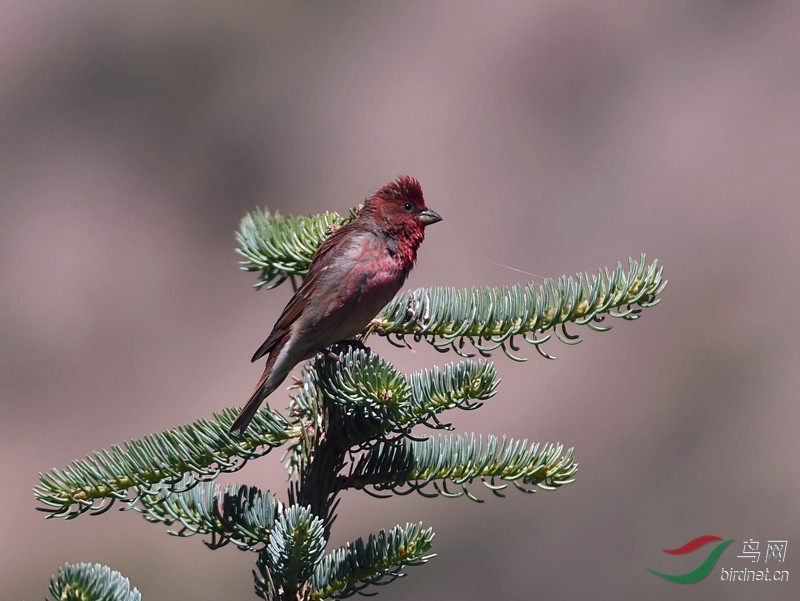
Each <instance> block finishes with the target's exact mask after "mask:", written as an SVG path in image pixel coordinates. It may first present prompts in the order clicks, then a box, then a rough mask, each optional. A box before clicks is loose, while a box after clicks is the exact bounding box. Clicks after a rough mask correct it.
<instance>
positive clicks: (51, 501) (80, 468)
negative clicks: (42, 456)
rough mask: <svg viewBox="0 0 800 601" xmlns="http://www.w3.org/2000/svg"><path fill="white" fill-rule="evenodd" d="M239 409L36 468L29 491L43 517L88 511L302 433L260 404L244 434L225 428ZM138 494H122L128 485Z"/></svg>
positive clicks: (204, 476) (219, 468) (190, 482)
mask: <svg viewBox="0 0 800 601" xmlns="http://www.w3.org/2000/svg"><path fill="white" fill-rule="evenodd" d="M237 414H238V409H236V408H230V409H226V410H225V411H223V412H222V413H217V414H214V417H215V419H214V420H207V419H200V420H197V421H196V422H194V423H193V424H190V425H184V426H180V427H178V428H173V429H170V430H166V431H164V432H161V433H153V434H150V435H149V436H145V437H144V438H142V439H139V440H132V441H131V442H128V443H125V444H124V445H123V446H119V445H112V446H111V450H103V451H95V452H94V453H93V454H92V455H90V456H88V457H86V458H85V459H79V460H76V461H74V462H73V463H72V464H70V465H69V466H67V467H66V468H65V469H63V470H58V469H55V468H54V469H52V470H51V471H50V472H48V473H40V474H39V480H40V484H39V485H37V486H36V487H34V489H33V492H34V496H35V497H36V498H37V499H38V500H39V501H40V502H41V503H42V504H44V505H45V507H37V509H38V510H39V511H44V512H47V513H49V514H50V515H48V516H47V517H66V518H67V519H70V518H74V517H77V516H78V515H80V514H82V513H84V512H86V511H92V512H94V513H102V512H104V511H107V510H108V509H109V508H110V507H111V505H112V504H113V502H114V501H115V500H125V501H126V502H127V503H128V504H129V506H132V505H134V504H135V503H136V500H137V497H138V495H140V494H142V492H143V491H153V490H155V491H158V490H160V489H159V488H155V489H154V488H153V487H154V486H155V485H158V484H159V483H166V484H167V486H168V487H169V488H170V489H172V490H180V489H181V488H190V487H192V486H194V485H195V484H197V483H198V482H200V481H203V480H211V479H213V478H216V477H217V476H218V475H219V474H221V473H227V472H235V471H237V470H239V469H241V468H242V466H243V465H244V463H245V462H246V461H248V460H249V459H254V458H256V457H261V456H262V455H266V454H267V453H269V452H270V451H271V450H272V449H273V447H277V446H280V445H282V444H283V443H285V442H286V441H287V440H289V439H291V438H295V437H298V436H300V435H301V433H300V432H299V431H298V430H296V429H295V428H292V427H291V425H290V424H289V422H288V421H287V420H286V418H285V417H284V416H283V415H281V414H280V413H278V412H277V411H274V410H272V409H270V408H269V407H265V408H264V409H262V410H261V411H259V412H258V414H257V415H256V417H255V418H254V419H253V422H252V424H251V426H250V428H248V431H247V435H246V436H244V437H233V436H231V435H230V434H229V433H228V429H229V428H230V426H231V424H232V423H233V420H234V419H235V418H236V416H237ZM131 488H133V489H136V490H137V495H136V496H134V497H133V498H132V499H127V498H126V497H127V492H128V490H129V489H131Z"/></svg>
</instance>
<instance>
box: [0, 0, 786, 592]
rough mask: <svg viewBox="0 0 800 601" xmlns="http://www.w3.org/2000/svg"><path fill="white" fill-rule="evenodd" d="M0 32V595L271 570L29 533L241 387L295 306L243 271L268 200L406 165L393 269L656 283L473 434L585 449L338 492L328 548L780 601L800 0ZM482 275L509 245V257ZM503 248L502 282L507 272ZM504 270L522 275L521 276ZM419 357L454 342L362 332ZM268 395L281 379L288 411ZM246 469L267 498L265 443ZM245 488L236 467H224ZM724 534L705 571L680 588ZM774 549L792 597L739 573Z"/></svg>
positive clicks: (197, 544) (521, 380) (158, 542)
mask: <svg viewBox="0 0 800 601" xmlns="http://www.w3.org/2000/svg"><path fill="white" fill-rule="evenodd" d="M2 12H3V18H2V19H0V198H1V199H2V202H1V203H0V235H1V238H0V265H1V269H2V283H1V284H0V295H1V298H2V314H0V331H1V332H2V340H3V344H2V347H0V378H1V379H2V380H1V381H0V395H2V404H1V405H0V411H2V416H0V448H2V454H3V461H2V464H0V478H2V481H3V484H4V493H3V495H2V499H0V503H2V511H0V516H2V517H1V518H0V582H1V583H2V584H1V585H0V587H1V588H2V591H1V592H2V595H1V596H2V597H3V598H4V599H35V598H42V597H43V596H44V595H45V594H46V591H47V585H48V581H49V577H50V574H52V573H54V572H55V571H56V570H57V569H58V567H59V566H61V565H62V564H63V563H64V562H66V561H70V562H80V561H90V562H100V563H104V564H107V565H109V566H111V567H112V568H114V569H117V570H120V571H121V572H122V573H123V574H124V575H125V576H127V577H129V578H130V579H131V581H132V583H133V584H134V585H135V586H137V587H138V588H139V589H140V590H141V591H142V593H143V595H144V598H145V599H147V600H150V601H152V600H158V599H192V598H193V599H219V598H226V599H231V600H233V599H236V600H239V599H241V600H245V599H252V598H254V597H253V594H252V576H251V569H252V567H253V562H254V561H255V556H254V555H253V554H246V553H242V552H238V551H235V550H232V549H227V548H226V549H222V550H219V551H214V552H212V551H209V550H207V549H206V548H205V547H204V546H203V545H202V544H201V540H200V538H199V537H198V538H195V539H187V540H184V539H179V538H174V537H170V536H167V534H166V533H165V530H166V529H165V528H164V527H163V526H159V525H149V524H146V523H145V522H144V520H142V518H141V517H139V516H137V515H135V514H132V513H121V512H117V511H112V512H110V513H108V514H106V515H104V516H103V517H90V516H83V517H81V518H80V519H78V520H76V521H64V520H49V521H45V520H44V519H43V517H44V516H43V514H41V513H38V512H36V511H35V510H34V507H35V506H36V503H35V501H34V499H33V496H32V493H31V489H32V487H33V486H34V485H35V484H36V483H37V482H38V472H40V471H47V470H49V469H51V468H53V467H62V466H64V465H66V464H68V463H69V462H70V461H71V460H73V459H75V458H80V457H84V456H85V455H87V454H88V453H90V452H91V451H93V450H95V449H101V448H107V447H108V446H109V445H110V444H112V443H121V442H122V441H125V440H130V439H132V438H137V437H140V436H142V435H144V434H146V433H149V432H153V431H160V430H163V429H165V428H167V427H172V426H177V425H179V424H182V423H186V422H189V421H192V420H194V419H197V418H199V417H210V416H211V414H212V412H213V411H216V410H219V409H221V408H223V407H227V406H232V405H239V404H241V403H242V402H243V401H244V400H245V399H246V398H247V396H248V394H249V393H250V391H251V389H252V387H253V385H254V383H255V382H256V380H257V379H258V377H259V375H260V373H261V369H262V365H261V364H259V365H256V366H253V365H251V364H250V362H249V358H250V356H251V354H252V352H253V351H254V350H255V349H256V348H257V347H258V346H259V345H260V344H261V342H262V341H263V339H264V338H265V337H266V335H267V334H268V332H269V330H270V328H271V327H272V324H273V323H274V321H275V319H276V318H277V316H278V314H279V312H280V310H281V308H282V307H283V305H284V304H285V303H286V301H287V300H288V298H289V296H290V294H291V290H290V289H289V287H288V286H283V287H281V288H279V289H277V290H275V291H272V292H254V291H253V290H252V288H251V285H252V284H253V283H254V282H255V277H254V276H253V275H252V274H246V273H243V272H240V271H238V269H237V256H236V255H235V254H234V247H235V241H234V237H233V234H234V231H235V230H236V229H237V227H238V222H239V219H240V218H241V217H242V216H243V215H244V214H245V213H246V212H247V211H249V210H252V209H253V208H255V207H257V206H261V207H268V208H270V209H273V210H280V211H281V212H283V213H293V214H308V213H316V212H322V211H325V210H328V209H330V210H336V211H339V212H341V213H344V212H346V211H347V210H348V208H349V207H350V206H352V205H355V204H357V203H358V202H360V201H361V200H362V199H363V198H364V197H365V196H366V195H368V194H369V193H370V192H372V191H373V190H374V189H375V188H376V187H378V186H380V185H381V184H383V183H384V182H386V181H388V180H390V179H392V178H394V177H395V176H397V175H398V174H401V173H407V174H410V175H412V176H414V177H416V178H418V179H420V181H421V182H422V185H423V188H424V190H425V194H426V198H427V201H428V205H429V206H430V207H432V208H433V209H435V210H436V211H438V212H439V213H440V214H441V215H442V216H443V217H444V221H443V222H442V223H440V224H437V225H435V226H433V227H431V228H430V229H429V230H428V236H427V239H426V241H425V243H424V244H423V246H422V249H421V252H420V256H419V263H418V266H417V267H416V269H415V270H414V272H413V273H412V275H411V278H410V280H409V282H408V286H410V287H418V286H426V285H434V284H442V285H454V286H469V285H473V284H489V285H501V284H511V283H514V282H517V281H523V282H524V281H528V280H529V279H535V280H536V281H541V276H552V277H557V276H559V275H561V274H564V273H568V274H571V273H574V272H576V271H583V270H589V271H594V270H596V269H597V268H599V267H604V266H609V267H613V266H615V265H616V263H617V261H620V260H622V261H626V260H627V257H629V256H635V257H638V255H639V253H640V252H647V253H648V257H649V258H651V259H652V258H658V259H659V260H660V261H661V262H662V263H663V265H664V266H665V272H664V275H665V277H666V278H667V279H669V280H670V284H669V286H668V288H667V290H666V291H665V293H664V294H663V300H662V303H661V304H660V305H659V306H658V307H657V308H655V309H652V310H648V311H645V312H644V315H643V318H642V319H641V320H639V321H638V322H634V323H626V322H618V323H616V324H615V327H614V329H613V330H612V331H611V332H608V333H605V334H599V333H593V332H583V334H584V337H585V339H584V342H583V343H582V344H580V345H579V346H577V347H567V346H564V345H562V344H560V343H558V342H552V343H551V344H550V345H549V346H548V347H547V350H548V351H549V352H550V353H552V354H554V355H557V356H558V360H557V361H547V360H545V359H543V358H541V357H539V356H538V355H537V353H536V352H535V350H534V349H533V348H532V347H528V348H525V349H523V351H524V352H525V354H526V355H527V356H528V357H530V360H529V361H528V362H527V363H523V364H517V363H512V362H511V361H509V360H508V359H507V358H505V357H504V356H503V355H502V354H500V355H497V356H495V362H496V365H497V367H498V370H499V373H500V375H501V377H502V378H503V383H502V385H501V387H500V391H499V393H498V395H497V397H496V398H495V399H494V400H492V401H490V402H489V403H487V405H486V406H485V407H484V408H483V409H482V410H481V411H478V412H473V413H466V414H460V415H454V416H452V417H453V419H454V423H455V425H456V427H457V429H458V431H461V432H465V431H466V432H471V431H475V432H482V433H494V434H504V433H505V434H508V435H510V436H514V437H520V438H529V439H531V440H536V441H541V442H545V441H561V442H563V443H565V444H566V445H569V446H575V447H576V451H575V454H576V457H577V460H578V461H579V462H580V471H579V473H578V475H577V480H576V482H575V483H574V484H571V485H569V486H566V487H564V488H562V489H560V490H558V491H556V492H540V493H538V494H536V495H534V496H532V497H531V496H527V495H523V494H521V493H517V492H515V491H510V492H509V494H508V496H507V498H506V499H496V498H492V497H491V496H490V495H489V494H488V491H486V492H484V491H482V490H481V489H480V488H476V489H475V491H476V492H478V493H480V494H481V495H482V496H483V497H484V498H486V499H487V503H485V504H476V503H472V502H470V501H468V500H466V499H456V500H447V499H443V498H438V499H434V500H428V499H423V498H421V497H403V498H399V499H391V500H385V501H379V500H375V499H372V498H370V497H367V496H365V495H363V494H349V495H346V496H345V497H344V499H343V502H342V505H341V509H342V511H341V515H340V518H339V520H338V521H337V523H336V525H335V528H334V534H333V540H332V541H331V545H335V546H338V545H341V544H343V543H344V542H345V541H347V540H353V539H355V538H357V537H359V536H364V537H366V536H367V535H368V534H369V533H370V532H373V531H377V530H379V529H380V528H387V529H388V528H391V527H392V526H394V525H395V524H397V523H401V524H405V523H406V522H407V521H411V522H417V521H423V522H424V523H425V524H426V525H429V526H432V527H433V528H434V529H435V531H436V532H437V537H436V541H435V546H434V550H435V551H436V552H437V553H438V554H439V555H438V557H436V558H435V559H434V560H433V561H432V562H431V563H430V564H428V565H427V566H425V567H421V568H411V569H410V573H409V575H408V577H407V578H405V579H403V580H402V581H400V582H398V583H396V584H394V585H392V586H390V587H388V588H385V589H380V594H381V599H386V600H392V599H408V598H417V599H439V598H458V599H465V600H469V599H486V598H504V599H523V598H529V596H531V595H537V596H543V597H547V598H558V599H576V598H589V597H591V598H595V599H620V598H648V599H674V598H676V597H677V596H678V595H680V596H681V597H682V598H686V599H747V600H750V599H752V598H753V597H754V595H755V596H757V597H758V598H763V599H786V598H796V597H797V593H798V591H799V590H800V589H798V586H797V581H798V579H800V549H798V544H800V523H798V519H797V515H798V514H797V507H798V504H799V501H800V478H798V468H797V465H798V459H800V456H799V452H800V441H798V436H797V432H798V425H799V424H798V421H800V420H799V418H800V412H799V411H798V402H797V395H798V390H800V370H798V368H797V363H798V359H800V348H798V343H797V341H798V335H799V334H800V332H798V329H799V328H798V324H797V320H796V317H795V316H794V312H795V310H794V309H793V305H792V303H793V302H794V301H795V300H796V299H797V298H798V294H799V293H800V279H798V277H797V270H798V258H799V256H800V253H799V252H798V250H797V242H796V236H797V229H798V224H799V223H800V220H799V218H800V209H798V202H797V190H798V187H800V165H799V164H798V160H799V157H800V36H798V26H800V14H798V13H799V12H800V4H798V3H792V2H774V1H773V2H717V1H707V2H695V1H690V0H686V1H675V2H663V1H661V2H658V1H655V0H642V1H633V0H630V1H627V2H603V3H589V2H582V3H580V2H570V3H566V2H555V1H549V2H534V1H518V2H502V3H479V2H460V1H455V0H451V1H441V2H436V3H430V2H421V1H412V2H403V3H391V4H390V3H381V4H378V3H373V2H366V1H364V2H337V3H285V2H239V1H231V2H225V3H215V2H197V1H195V2H185V1H164V2H159V3H149V2H148V3H134V2H128V3H105V4H101V3H95V2H83V1H77V2H56V1H53V0H35V1H32V2H26V3H20V2H15V3H12V2H5V3H4V4H3V11H2ZM496 263H500V264H502V265H505V266H508V268H506V267H500V266H498V265H496ZM510 268H513V269H510ZM515 270H523V271H525V272H529V273H531V274H535V276H528V275H526V274H524V273H520V272H518V271H515ZM374 348H375V350H377V351H378V352H379V353H381V354H383V356H385V357H386V358H388V359H389V360H391V361H393V362H394V363H395V365H397V366H398V367H399V368H401V369H403V370H411V369H417V368H420V367H423V366H427V365H431V364H432V363H439V364H442V363H444V362H446V361H453V360H456V359H457V357H455V356H453V355H452V354H451V355H450V356H442V355H439V354H438V353H436V352H434V351H432V350H430V349H428V348H426V347H424V346H418V347H417V348H416V349H415V352H413V353H411V352H409V351H407V350H406V351H404V350H402V349H395V348H394V347H391V346H390V345H389V344H388V343H386V342H385V341H384V340H376V341H375V344H374ZM285 403H286V393H285V392H281V393H280V394H278V393H276V395H275V396H274V397H273V399H272V404H273V406H275V407H278V408H282V407H284V406H285ZM229 480H236V481H241V482H244V483H251V484H257V485H259V486H261V487H262V488H265V489H271V490H277V491H285V488H286V484H285V482H284V472H283V469H282V467H281V465H280V462H279V457H278V455H277V454H272V455H269V456H267V457H266V458H264V459H263V460H261V461H258V462H254V463H253V464H251V465H248V466H247V468H246V469H245V470H244V471H242V472H240V473H238V474H236V475H234V476H233V477H231V478H230V479H229ZM223 481H228V480H223ZM701 534H715V535H718V536H721V537H723V538H734V539H736V542H734V543H733V544H732V545H731V546H730V547H729V548H728V549H727V550H726V551H725V553H723V555H722V557H721V559H720V560H719V561H718V563H717V566H716V568H715V570H713V571H712V573H711V575H710V576H709V577H708V578H706V579H705V580H703V581H702V582H700V583H697V584H693V585H676V584H672V583H669V582H666V581H663V580H660V579H658V578H656V577H655V576H653V575H652V574H650V573H649V572H647V571H646V570H645V566H649V567H652V568H654V569H656V570H660V571H663V572H671V573H678V572H684V571H688V570H689V569H691V568H693V567H695V566H697V564H698V563H699V562H700V560H701V559H702V557H704V556H705V555H706V554H707V551H708V550H710V548H711V547H704V548H703V550H700V551H697V552H695V553H693V554H690V555H686V556H668V555H666V554H664V553H662V552H661V550H660V549H662V548H672V547H677V546H679V545H682V544H683V543H685V542H686V541H688V540H689V539H691V538H694V537H696V536H699V535H701ZM748 539H753V540H755V541H759V542H760V543H761V549H762V550H764V548H765V546H766V542H767V540H776V539H777V540H788V548H787V554H786V561H785V563H783V564H778V563H777V562H776V560H774V559H773V560H772V561H771V562H770V563H767V564H764V558H763V555H762V559H761V565H760V567H761V569H764V568H766V567H769V568H772V569H773V570H774V569H779V568H782V569H785V570H788V571H789V572H790V574H791V580H790V582H789V583H779V584H773V583H763V582H762V583H723V582H720V568H723V567H724V568H733V569H745V568H751V569H752V568H754V567H755V566H754V565H753V564H751V563H749V562H748V561H747V560H744V559H737V557H736V556H737V555H739V554H740V553H741V552H742V548H743V547H742V545H743V541H745V540H748Z"/></svg>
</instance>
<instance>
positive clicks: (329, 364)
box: [301, 346, 499, 448]
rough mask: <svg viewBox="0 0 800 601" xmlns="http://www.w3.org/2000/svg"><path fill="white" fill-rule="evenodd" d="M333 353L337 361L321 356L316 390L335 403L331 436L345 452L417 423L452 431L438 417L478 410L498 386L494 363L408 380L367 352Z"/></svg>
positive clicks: (464, 365) (468, 365)
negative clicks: (452, 412) (445, 413)
mask: <svg viewBox="0 0 800 601" xmlns="http://www.w3.org/2000/svg"><path fill="white" fill-rule="evenodd" d="M334 352H338V353H339V354H338V356H337V357H336V358H332V357H330V356H328V355H327V354H319V355H318V356H317V362H316V364H315V370H316V372H317V374H318V376H317V386H316V388H318V389H319V391H320V392H321V393H322V395H323V397H325V398H327V399H329V400H330V401H331V405H330V407H331V411H330V433H329V435H330V436H331V438H333V439H335V440H337V441H339V442H340V446H341V447H342V448H350V447H352V446H355V445H358V444H360V443H362V442H365V441H367V440H369V439H371V438H374V437H376V436H382V435H386V434H388V433H390V432H395V433H406V432H408V431H409V430H410V429H411V428H412V427H413V426H415V425H417V424H425V425H428V426H429V427H432V428H449V425H448V424H443V423H441V422H440V421H439V420H438V418H437V417H436V416H437V415H438V414H440V413H442V412H444V411H447V410H449V409H465V410H471V409H476V408H478V407H480V406H481V405H482V403H481V402H476V401H484V400H486V399H489V398H491V397H492V396H494V394H495V393H496V391H497V386H498V384H499V380H498V378H497V373H496V371H495V369H494V365H492V364H491V363H475V362H472V361H463V362H461V363H450V364H447V365H445V366H444V367H443V368H439V367H435V368H433V369H431V370H428V369H425V370H422V371H418V372H414V373H412V374H410V375H408V376H405V375H403V374H401V373H400V372H398V371H397V370H396V369H395V368H394V366H393V365H392V364H391V363H389V362H388V361H386V360H384V359H382V358H381V357H379V356H378V355H377V354H375V353H372V352H370V351H369V350H365V349H361V348H354V347H352V346H347V347H343V346H338V347H334ZM301 390H302V391H303V393H304V394H308V391H309V390H308V388H305V387H304V388H303V389H301ZM312 394H313V393H312ZM305 404H308V405H310V402H306V403H305Z"/></svg>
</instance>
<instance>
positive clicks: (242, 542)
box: [133, 482, 283, 550]
mask: <svg viewBox="0 0 800 601" xmlns="http://www.w3.org/2000/svg"><path fill="white" fill-rule="evenodd" d="M133 509H134V510H135V511H138V512H140V513H142V514H143V515H144V518H145V519H146V520H147V521H149V522H160V523H163V524H166V525H167V526H172V525H173V524H176V523H177V524H180V528H179V529H177V530H170V531H169V533H170V534H172V535H174V536H193V535H195V534H210V535H211V540H210V541H204V542H205V544H206V545H207V546H208V547H209V548H211V549H219V548H220V547H224V546H225V545H227V544H228V543H232V544H233V545H235V546H236V547H238V548H240V549H248V550H254V549H257V548H258V547H259V546H260V545H264V544H266V542H267V540H268V539H269V533H270V532H271V531H272V528H273V526H274V525H275V520H276V519H277V518H278V516H279V515H280V513H281V512H282V511H283V503H281V502H280V501H279V500H278V499H277V498H276V497H274V496H273V495H271V494H269V493H263V492H261V491H260V490H259V489H258V488H256V487H254V486H242V485H239V484H229V485H227V486H226V487H225V488H224V489H223V488H221V487H220V486H219V485H218V484H215V483H214V482H201V483H199V484H198V485H196V486H195V487H194V488H191V489H186V490H182V491H179V492H175V491H172V490H170V489H169V488H168V487H166V486H162V487H161V490H160V491H158V492H152V491H151V492H146V493H142V494H140V495H139V504H138V505H136V506H135V507H133Z"/></svg>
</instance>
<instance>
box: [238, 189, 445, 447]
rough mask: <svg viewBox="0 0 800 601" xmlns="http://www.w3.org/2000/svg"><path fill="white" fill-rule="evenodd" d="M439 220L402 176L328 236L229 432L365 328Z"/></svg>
mask: <svg viewBox="0 0 800 601" xmlns="http://www.w3.org/2000/svg"><path fill="white" fill-rule="evenodd" d="M441 219H442V218H441V217H440V216H439V215H438V214H437V213H436V212H435V211H432V210H430V209H428V208H427V207H426V206H425V199H424V197H423V195H422V188H421V187H420V185H419V182H418V181H417V180H415V179H414V178H411V177H408V176H405V175H401V176H400V177H398V178H397V179H396V180H395V181H393V182H389V183H388V184H386V185H385V186H382V187H381V188H379V189H378V190H377V191H376V192H375V193H374V194H373V195H372V196H370V198H369V199H368V200H367V201H366V203H365V204H364V206H363V208H362V209H361V211H360V212H359V214H358V217H357V218H356V219H354V220H353V221H351V222H349V223H347V224H345V225H343V226H342V227H340V228H339V229H337V230H335V231H334V232H333V233H332V234H330V235H329V236H328V237H327V238H326V239H325V240H324V241H323V243H322V244H321V245H320V247H319V248H318V249H317V252H316V253H315V254H314V256H313V258H312V259H311V264H310V265H309V268H308V275H307V276H306V278H305V279H304V280H303V283H302V284H301V285H300V288H298V290H297V292H295V294H294V296H292V298H291V300H289V303H288V304H287V305H286V307H285V308H284V310H283V313H281V316H280V317H279V318H278V321H277V322H276V324H275V326H274V327H273V328H272V332H271V333H270V335H269V336H268V337H267V339H266V340H265V341H264V344H262V345H261V347H259V349H258V350H257V351H256V353H255V355H253V361H256V360H258V359H260V358H261V357H263V356H264V355H269V357H268V358H267V363H266V365H265V367H264V374H263V375H262V376H261V379H260V380H259V382H258V384H257V385H256V388H255V390H254V391H253V394H252V395H250V399H249V400H248V401H247V404H246V405H245V407H244V409H242V412H241V413H240V414H239V416H238V417H237V418H236V421H234V422H233V425H232V426H231V432H244V431H245V430H246V429H247V426H248V424H249V423H250V421H251V420H252V419H253V416H254V415H255V413H256V411H257V410H258V408H259V406H260V405H261V403H262V402H263V401H264V399H265V398H267V397H268V396H269V395H270V394H272V392H274V391H275V389H276V388H277V387H278V386H280V385H281V383H282V382H283V381H284V380H285V379H286V376H287V375H288V374H289V372H290V371H291V370H292V369H293V368H294V366H295V365H297V364H298V363H300V362H301V361H305V360H307V359H310V358H312V357H313V356H314V355H315V354H316V353H317V352H319V351H321V350H324V349H326V348H328V347H329V346H331V345H332V344H334V343H336V342H339V341H341V340H350V339H352V338H354V337H355V336H356V335H357V334H359V333H360V332H362V331H363V330H364V328H366V327H367V325H368V324H369V322H370V321H372V319H373V318H374V317H375V315H377V314H378V312H379V311H380V310H381V309H382V308H383V307H384V306H385V305H386V304H387V303H388V302H389V301H390V300H392V298H393V297H394V295H395V294H397V291H398V290H400V287H401V286H402V285H403V282H405V279H406V277H407V276H408V273H409V272H410V271H411V268H412V267H413V266H414V263H415V262H416V260H417V249H418V248H419V245H420V244H421V243H422V240H423V238H424V237H425V226H426V225H430V224H432V223H436V222H437V221H441Z"/></svg>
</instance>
